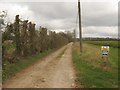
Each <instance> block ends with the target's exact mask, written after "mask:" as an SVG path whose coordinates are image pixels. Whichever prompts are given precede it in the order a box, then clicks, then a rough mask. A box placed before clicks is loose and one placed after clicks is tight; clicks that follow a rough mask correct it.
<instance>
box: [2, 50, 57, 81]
mask: <svg viewBox="0 0 120 90" xmlns="http://www.w3.org/2000/svg"><path fill="white" fill-rule="evenodd" d="M53 51H55V50H51V49H50V50H48V51H46V52H43V53H39V54H37V55H33V56H29V57H26V58H24V59H20V60H19V61H18V62H16V63H13V64H10V63H9V62H5V63H6V66H5V68H4V69H3V70H2V80H3V81H5V80H6V79H9V78H10V77H12V76H14V75H15V74H16V73H18V72H19V71H21V70H23V69H25V68H27V67H29V66H30V65H32V64H33V63H35V62H36V61H38V60H40V59H41V58H43V57H44V56H46V55H48V54H50V53H51V52H53Z"/></svg>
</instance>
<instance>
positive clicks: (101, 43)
mask: <svg viewBox="0 0 120 90" xmlns="http://www.w3.org/2000/svg"><path fill="white" fill-rule="evenodd" d="M84 42H85V43H90V44H94V45H109V46H110V47H116V48H120V46H119V43H120V41H84Z"/></svg>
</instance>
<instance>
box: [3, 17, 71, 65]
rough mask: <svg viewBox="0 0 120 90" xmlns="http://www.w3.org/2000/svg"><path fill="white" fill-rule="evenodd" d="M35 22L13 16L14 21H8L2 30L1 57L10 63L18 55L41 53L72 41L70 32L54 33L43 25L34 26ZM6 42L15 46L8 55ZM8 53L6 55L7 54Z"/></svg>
mask: <svg viewBox="0 0 120 90" xmlns="http://www.w3.org/2000/svg"><path fill="white" fill-rule="evenodd" d="M35 26H36V24H35V23H32V22H29V21H28V20H24V21H22V20H20V18H19V15H16V16H15V21H14V23H9V24H7V26H6V27H5V30H4V31H3V32H2V57H3V60H8V61H9V62H10V63H13V62H14V59H17V58H18V57H26V56H28V55H34V54H37V53H42V52H44V51H46V50H48V49H55V48H59V47H61V46H63V45H65V44H67V43H69V42H71V41H72V34H70V33H63V32H60V33H56V32H52V31H48V30H47V28H45V27H41V26H40V27H39V30H36V28H35ZM8 43H10V44H12V46H11V48H12V47H15V48H14V49H13V51H12V52H11V53H10V55H8V54H7V49H8V47H10V46H8ZM7 55H8V56H7Z"/></svg>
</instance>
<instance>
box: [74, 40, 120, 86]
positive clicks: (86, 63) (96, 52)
mask: <svg viewBox="0 0 120 90" xmlns="http://www.w3.org/2000/svg"><path fill="white" fill-rule="evenodd" d="M89 43H90V42H89ZM99 43H100V42H99ZM102 43H103V42H101V44H99V45H95V44H96V43H95V41H93V42H91V44H88V41H87V43H84V44H83V53H82V54H81V53H79V43H75V44H74V45H73V52H72V54H73V63H74V65H75V68H76V72H77V79H76V83H77V84H78V86H79V87H80V86H83V87H86V88H110V87H111V88H116V87H118V49H120V48H114V47H110V53H109V58H108V61H107V62H106V63H107V64H106V65H104V61H103V59H102V58H101V53H100V48H101V46H100V45H103V44H102ZM97 44H98V42H97Z"/></svg>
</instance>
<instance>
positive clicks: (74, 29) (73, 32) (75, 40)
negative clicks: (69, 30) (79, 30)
mask: <svg viewBox="0 0 120 90" xmlns="http://www.w3.org/2000/svg"><path fill="white" fill-rule="evenodd" d="M73 31H74V32H73V35H74V43H75V41H76V35H75V34H76V32H75V29H74V30H73Z"/></svg>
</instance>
